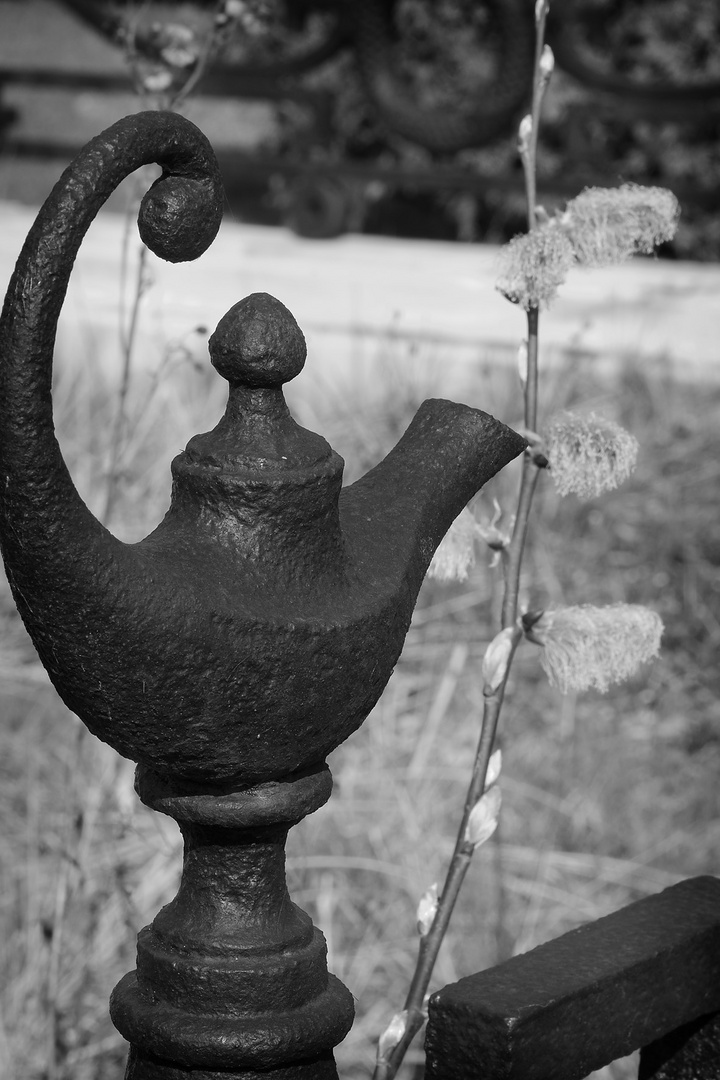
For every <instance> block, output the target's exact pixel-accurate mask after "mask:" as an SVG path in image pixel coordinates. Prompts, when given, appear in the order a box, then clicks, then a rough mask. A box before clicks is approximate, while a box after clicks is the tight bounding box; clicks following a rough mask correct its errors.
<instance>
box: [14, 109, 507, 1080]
mask: <svg viewBox="0 0 720 1080" xmlns="http://www.w3.org/2000/svg"><path fill="white" fill-rule="evenodd" d="M151 160H156V161H159V162H160V163H161V164H162V165H163V176H162V177H161V178H160V180H159V181H157V182H156V184H155V185H153V187H152V188H151V189H150V191H149V192H148V194H147V195H146V196H145V198H144V200H143V204H142V209H141V214H140V229H141V234H142V235H143V237H144V239H145V240H146V242H147V243H148V244H150V245H151V246H152V247H153V250H155V251H156V252H158V253H159V254H160V255H162V256H164V257H166V258H169V259H171V260H177V259H180V258H194V257H195V256H197V255H198V254H199V253H200V252H201V251H202V250H204V248H205V247H206V246H207V244H208V243H209V242H210V241H211V240H212V238H213V236H214V234H215V232H216V231H217V228H218V224H219V220H220V209H221V206H222V195H221V190H220V186H219V177H218V172H217V166H216V164H215V160H214V157H213V155H212V151H211V149H210V147H209V144H208V143H207V140H205V139H204V137H203V136H202V135H201V133H200V132H199V131H198V130H197V129H196V128H195V127H194V126H193V125H192V124H189V123H188V122H187V121H185V120H183V119H182V118H181V117H178V116H174V115H171V114H162V113H142V114H139V115H138V116H135V117H126V118H125V120H122V121H120V122H119V123H118V124H115V125H114V126H113V127H112V128H109V129H108V131H106V132H104V133H103V134H102V135H100V136H99V137H98V138H97V139H95V140H93V142H91V143H90V144H89V145H88V147H86V149H85V150H84V151H83V152H82V153H81V155H80V156H79V157H78V158H77V159H76V161H75V162H74V163H73V164H72V165H71V166H70V167H69V168H68V169H67V170H66V172H65V173H64V175H63V177H62V178H61V180H60V181H59V182H58V184H57V185H56V188H55V189H54V191H53V193H52V194H51V196H50V198H49V199H48V201H47V203H46V204H45V206H44V207H43V209H42V210H41V212H40V214H39V216H38V219H37V221H36V223H35V225H34V227H33V229H32V230H31V233H30V235H29V237H28V240H27V242H26V245H25V247H24V249H23V252H22V254H21V256H20V259H19V261H18V265H17V268H16V271H15V274H14V276H13V279H12V282H11V285H10V289H9V291H8V296H7V299H6V303H5V308H4V310H3V315H2V321H1V322H0V542H1V543H2V551H3V556H4V559H5V564H6V567H7V571H8V578H9V581H10V584H11V587H12V590H13V594H14V597H15V600H16V603H17V605H18V608H19V610H20V613H21V615H22V617H23V619H24V621H25V624H26V626H27V628H28V630H29V632H30V635H31V637H32V639H33V641H34V643H35V646H36V648H37V650H38V653H39V655H40V658H41V660H42V662H43V663H44V665H45V667H46V668H47V670H48V672H49V674H50V677H51V679H52V681H53V683H54V685H55V687H56V688H57V690H58V692H59V693H60V695H61V697H62V698H63V699H64V701H65V702H66V703H67V704H68V705H69V707H70V708H71V709H72V710H74V711H75V712H76V713H77V715H78V716H80V717H81V719H82V720H83V721H84V722H85V724H86V725H87V726H88V728H89V729H90V730H91V731H93V732H94V733H95V734H96V735H98V736H99V737H100V738H101V739H104V740H105V741H106V742H108V743H110V745H111V746H114V747H115V749H116V750H118V751H119V752H120V753H122V754H124V755H125V756H126V757H129V758H131V759H133V760H134V761H137V762H138V763H139V767H138V780H137V790H138V794H139V795H140V797H141V798H142V799H143V801H144V802H146V803H147V804H148V805H149V806H152V807H153V808H155V809H157V810H159V811H161V812H163V813H167V814H170V815H171V816H172V817H174V818H175V819H176V820H177V821H178V822H179V824H180V827H181V830H182V832H183V836H184V839H185V854H184V867H183V876H182V881H181V883H180V888H179V891H178V894H177V896H176V897H175V899H174V900H173V901H171V903H170V904H168V905H167V906H166V907H165V908H164V909H163V910H162V911H161V912H160V914H159V915H158V916H157V918H156V919H155V921H154V923H153V924H152V926H151V927H148V928H146V929H145V930H143V931H142V933H141V935H140V938H139V941H138V964H137V971H136V972H133V973H131V974H130V975H128V976H126V978H124V979H123V980H122V981H121V983H120V984H119V985H118V987H117V989H116V991H115V993H114V995H113V999H112V1004H111V1011H112V1015H113V1018H114V1020H115V1022H116V1025H117V1027H118V1028H119V1029H120V1031H121V1032H122V1033H123V1034H124V1035H125V1036H126V1037H127V1039H128V1040H129V1042H130V1043H131V1052H130V1058H129V1064H128V1072H127V1078H128V1080H178V1078H179V1077H180V1076H183V1077H185V1076H188V1077H190V1076H191V1075H192V1076H197V1077H198V1080H199V1078H200V1077H201V1076H202V1077H207V1078H208V1080H211V1078H212V1080H215V1077H217V1078H218V1080H220V1077H222V1080H251V1078H253V1077H256V1078H257V1080H267V1078H268V1077H270V1076H275V1077H277V1078H278V1080H281V1078H282V1080H334V1078H335V1077H336V1071H335V1066H334V1062H333V1054H332V1049H333V1047H334V1046H335V1045H336V1044H337V1043H338V1042H339V1040H340V1039H341V1038H342V1037H343V1035H344V1033H345V1032H346V1031H347V1029H348V1027H349V1025H350V1023H351V1020H352V998H351V996H350V994H349V993H348V991H347V990H346V989H345V988H344V987H343V986H342V985H341V984H340V983H339V982H338V981H337V980H336V979H334V978H333V977H332V976H330V975H328V972H327V966H326V959H325V944H324V939H323V937H322V934H320V932H319V931H318V930H316V929H315V928H314V927H313V926H312V923H311V921H310V919H309V918H308V917H307V916H306V915H305V914H304V913H303V912H301V911H299V909H297V908H296V907H295V905H294V904H292V903H291V901H290V898H289V896H288V892H287V887H286V885H285V877H284V843H285V837H286V834H287V830H288V828H289V827H290V826H291V825H293V824H295V823H296V822H298V821H299V820H300V819H301V818H302V817H304V816H305V815H306V814H308V813H311V812H313V811H314V810H315V809H317V808H318V807H319V806H321V805H322V804H323V803H324V802H325V800H326V799H327V798H328V796H329V794H330V789H331V781H330V775H329V772H328V770H327V767H326V766H325V765H324V759H325V756H326V755H327V754H328V752H329V751H330V750H332V749H333V748H334V747H336V746H337V745H338V744H339V743H340V742H342V741H343V740H344V739H345V738H347V736H348V735H349V734H350V733H351V732H352V731H354V730H355V729H356V728H357V727H358V726H359V725H360V724H361V723H362V721H363V720H364V719H365V717H366V716H367V714H368V713H369V712H370V710H371V708H372V707H373V705H374V704H375V702H376V701H377V700H378V698H379V696H380V694H381V693H382V690H383V688H384V686H385V684H386V682H387V680H388V678H389V677H390V673H391V672H392V669H393V667H394V665H395V662H396V660H397V658H398V655H399V653H400V649H401V648H402V643H403V640H404V637H405V634H406V632H407V629H408V626H409V624H410V617H411V614H412V609H413V606H414V603H415V598H416V596H417V593H418V590H419V588H420V585H421V583H422V580H423V577H424V574H425V571H426V570H427V567H428V564H429V563H430V560H431V558H432V555H433V552H434V551H435V548H436V547H437V545H438V544H439V543H440V540H441V539H442V537H443V535H444V533H445V532H446V530H447V529H448V527H449V525H450V524H451V522H452V520H453V518H454V517H455V516H456V515H457V514H458V513H459V512H460V510H461V509H462V507H463V506H464V505H465V504H466V503H467V502H468V500H469V499H470V498H471V496H472V495H473V494H474V493H475V492H476V491H477V490H478V489H479V488H480V487H481V486H482V484H484V483H485V481H486V480H489V479H490V477H492V476H493V475H494V474H495V473H496V472H497V471H498V470H499V469H500V468H502V466H503V465H505V464H506V463H507V462H508V461H510V460H511V459H512V458H513V457H515V456H516V455H517V454H518V453H520V452H521V450H522V449H523V447H524V446H525V440H524V439H522V438H520V436H519V435H516V434H515V432H512V431H510V430H509V429H508V428H506V427H504V425H502V424H500V423H499V422H498V421H497V420H494V419H493V418H492V417H490V416H487V415H486V414H485V413H482V412H479V411H477V410H475V409H469V408H467V407H466V406H463V405H455V404H452V403H451V402H447V401H428V402H425V404H424V405H423V406H422V408H421V409H420V410H419V412H418V414H417V416H416V417H415V419H414V420H413V422H412V424H411V425H410V427H409V428H408V431H407V432H406V433H405V435H404V436H403V438H402V439H401V440H400V442H399V443H398V445H397V446H396V447H395V449H394V450H392V451H391V453H390V454H388V456H387V457H386V458H385V460H384V461H383V462H381V463H380V464H379V465H378V466H377V467H376V468H375V469H373V470H371V472H369V473H368V474H367V475H366V476H365V477H363V478H362V480H359V481H358V482H357V483H355V484H353V485H352V487H350V488H347V489H345V490H344V491H341V485H342V469H343V462H342V459H341V458H340V457H339V456H338V455H337V454H336V453H334V451H333V450H332V449H331V448H330V446H329V445H328V444H327V443H326V441H325V440H324V439H323V438H322V437H321V436H319V435H315V434H313V433H312V432H309V431H305V430H304V429H303V428H301V427H299V426H298V425H297V424H296V423H295V421H294V420H293V418H292V417H291V415H290V413H289V411H288V408H287V406H286V404H285V401H284V398H283V394H282V384H283V383H284V382H286V381H287V380H288V379H290V378H293V377H294V376H295V375H296V374H298V372H299V371H300V370H301V368H302V366H303V363H304V360H305V343H304V340H303V337H302V334H301V332H300V330H299V328H298V326H297V324H296V323H295V320H294V319H293V317H292V315H291V314H290V312H289V311H287V309H286V308H284V307H283V305H282V304H280V303H279V301H277V300H274V299H273V298H272V297H270V296H267V295H266V294H264V293H257V294H254V295H253V296H249V297H247V298H246V299H245V300H242V301H241V302H240V303H239V304H236V305H235V306H234V307H233V308H232V309H231V310H230V311H229V312H228V314H227V315H225V316H224V318H223V319H222V320H221V321H220V324H219V326H218V328H217V330H216V331H215V333H214V334H213V336H212V338H211V340H210V352H211V357H212V362H213V364H214V365H215V367H216V368H217V370H218V371H219V373H220V374H221V375H222V376H224V377H225V378H226V379H227V380H228V383H229V395H228V404H227V409H226V412H225V415H224V416H223V417H222V418H221V420H220V421H219V423H218V424H217V426H216V427H215V429H214V430H213V431H211V432H208V433H206V434H203V435H196V436H195V437H194V438H193V439H191V440H190V442H189V443H188V446H187V449H186V450H185V451H184V452H183V453H182V454H179V455H178V456H177V457H176V458H175V460H174V461H173V463H172V474H173V489H172V498H171V504H170V508H169V510H168V512H167V514H166V515H165V518H164V519H163V521H162V522H161V523H160V524H159V525H158V527H157V528H156V529H155V530H154V531H153V532H152V533H151V534H150V535H149V536H147V537H146V538H145V539H144V540H143V541H141V542H140V543H139V544H123V543H121V542H120V541H119V540H117V539H116V538H115V537H114V536H112V535H111V534H110V533H109V532H108V531H107V530H106V529H105V528H103V526H102V525H101V524H100V523H99V522H97V521H96V520H95V518H94V517H93V516H92V514H91V513H90V512H89V510H88V509H87V507H86V506H85V505H84V504H83V502H82V500H81V499H80V497H79V495H78V493H77V491H76V490H75V487H74V485H73V483H72V480H71V479H70V476H69V474H68V471H67V469H66V467H65V464H64V462H63V459H62V456H61V454H60V450H59V448H58V445H57V441H56V439H55V436H54V432H53V423H52V401H51V373H52V350H53V342H54V335H55V327H56V323H57V318H58V314H59V311H60V308H61V306H62V301H63V297H64V294H65V289H66V286H67V281H68V277H69V274H70V269H71V267H72V262H73V259H74V257H75V254H76V252H77V250H78V247H79V244H80V242H81V240H82V236H83V235H84V233H85V231H86V229H87V227H88V225H89V224H90V222H91V220H92V218H93V217H94V215H95V213H96V212H97V210H98V209H99V207H100V206H101V205H102V203H103V202H104V200H105V199H106V198H107V196H108V194H109V193H110V191H112V189H113V188H114V187H115V186H116V185H117V183H118V182H119V181H120V179H122V178H123V177H124V176H125V175H127V173H129V172H130V171H132V170H133V169H135V168H137V167H138V166H139V165H141V164H143V163H145V162H147V161H151Z"/></svg>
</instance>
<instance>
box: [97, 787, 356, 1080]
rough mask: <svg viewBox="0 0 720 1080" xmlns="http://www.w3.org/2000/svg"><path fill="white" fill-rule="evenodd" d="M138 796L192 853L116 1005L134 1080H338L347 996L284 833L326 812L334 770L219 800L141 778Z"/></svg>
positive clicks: (144, 938) (143, 937)
mask: <svg viewBox="0 0 720 1080" xmlns="http://www.w3.org/2000/svg"><path fill="white" fill-rule="evenodd" d="M137 788H138V793H139V795H140V797H141V798H142V800H143V802H145V803H146V804H147V805H149V806H151V807H153V808H154V809H156V810H160V811H161V812H163V813H167V814H170V815H171V816H172V817H174V818H175V819H176V820H177V821H178V823H179V825H180V828H181V831H182V833H183V836H184V839H185V853H184V859H183V874H182V880H181V882H180V888H179V890H178V894H177V896H176V897H175V899H174V900H173V901H171V903H170V904H168V905H167V906H166V907H164V908H163V909H162V911H161V912H160V913H159V914H158V916H157V917H156V919H155V920H154V922H153V924H152V926H149V927H146V928H145V929H144V930H142V931H141V933H140V935H139V937H138V962H137V971H135V972H132V973H131V974H129V975H126V976H125V978H124V979H122V980H121V981H120V983H119V984H118V986H117V987H116V988H115V990H114V992H113V995H112V998H111V1001H110V1013H111V1016H112V1019H113V1022H114V1024H115V1026H116V1027H117V1028H118V1030H119V1031H120V1032H121V1034H122V1035H123V1036H124V1037H125V1038H126V1039H127V1040H128V1042H130V1044H131V1046H132V1050H131V1054H130V1058H129V1061H128V1069H127V1074H126V1080H220V1078H221V1080H250V1078H251V1077H253V1078H255V1077H257V1078H258V1080H259V1078H260V1077H262V1078H264V1080H334V1078H335V1077H336V1075H337V1074H336V1070H335V1064H334V1061H333V1057H332V1049H333V1047H334V1046H336V1045H337V1044H338V1043H339V1042H340V1041H341V1040H342V1039H343V1038H344V1036H345V1035H346V1034H347V1032H348V1030H349V1028H350V1026H351V1024H352V1019H353V1002H352V996H351V994H350V993H349V991H348V990H346V988H345V987H344V986H343V985H342V983H340V982H339V981H338V980H337V979H336V978H335V977H334V976H332V975H329V974H328V971H327V959H326V955H327V950H326V947H325V939H324V938H323V936H322V934H321V933H320V931H319V930H317V929H316V928H315V927H313V925H312V922H311V920H310V919H309V917H308V916H307V915H306V914H305V913H304V912H303V911H301V910H300V909H299V908H297V907H296V906H295V905H294V904H293V903H292V902H291V900H290V897H289V895H288V892H287V886H286V883H285V840H286V838H287V833H288V829H289V827H290V826H291V825H293V824H296V823H297V822H298V821H299V820H300V819H301V818H302V817H304V816H305V815H306V814H308V813H311V812H312V811H313V810H315V809H317V808H318V807H319V806H321V805H322V804H323V803H324V802H325V801H326V800H327V798H328V797H329V795H330V791H331V789H332V780H331V778H330V773H329V771H328V769H327V768H326V767H324V766H323V767H322V768H320V769H318V770H316V771H314V772H310V773H305V774H303V775H301V776H294V777H289V778H287V779H286V780H284V781H277V782H272V783H268V784H262V785H258V786H257V787H255V788H251V789H248V790H246V791H243V792H230V793H227V794H217V795H212V794H208V793H195V792H192V791H190V790H188V789H187V787H185V788H183V789H179V788H178V787H176V786H173V785H170V784H168V782H166V781H164V780H162V779H160V778H159V777H156V776H154V775H153V774H152V773H150V772H148V771H144V772H141V771H139V772H138V782H137Z"/></svg>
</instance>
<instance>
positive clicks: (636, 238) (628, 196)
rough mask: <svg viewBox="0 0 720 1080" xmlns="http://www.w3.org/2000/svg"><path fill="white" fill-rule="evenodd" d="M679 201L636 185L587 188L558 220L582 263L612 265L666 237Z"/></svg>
mask: <svg viewBox="0 0 720 1080" xmlns="http://www.w3.org/2000/svg"><path fill="white" fill-rule="evenodd" d="M679 216H680V205H679V203H678V201H677V199H676V198H675V196H674V195H673V193H672V192H671V191H667V190H666V189H665V188H660V187H643V186H642V185H641V184H622V185H621V186H620V187H617V188H601V187H593V188H586V189H585V191H583V192H581V193H580V195H578V196H577V197H576V198H575V199H571V200H570V202H569V203H568V204H567V207H566V208H565V212H564V214H562V215H561V216H560V217H559V219H558V223H559V224H560V226H561V228H562V230H563V231H564V232H565V233H566V234H567V236H568V238H569V240H570V242H571V244H572V247H573V250H574V252H575V258H576V259H577V261H578V263H579V264H580V265H581V266H613V265H615V264H617V263H620V262H623V261H624V260H625V259H628V258H630V256H631V255H638V254H646V255H647V254H649V253H650V252H651V251H653V249H654V248H655V247H657V245H658V244H662V243H663V242H664V241H666V240H671V239H672V238H673V236H674V235H675V230H676V229H677V223H678V218H679Z"/></svg>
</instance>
